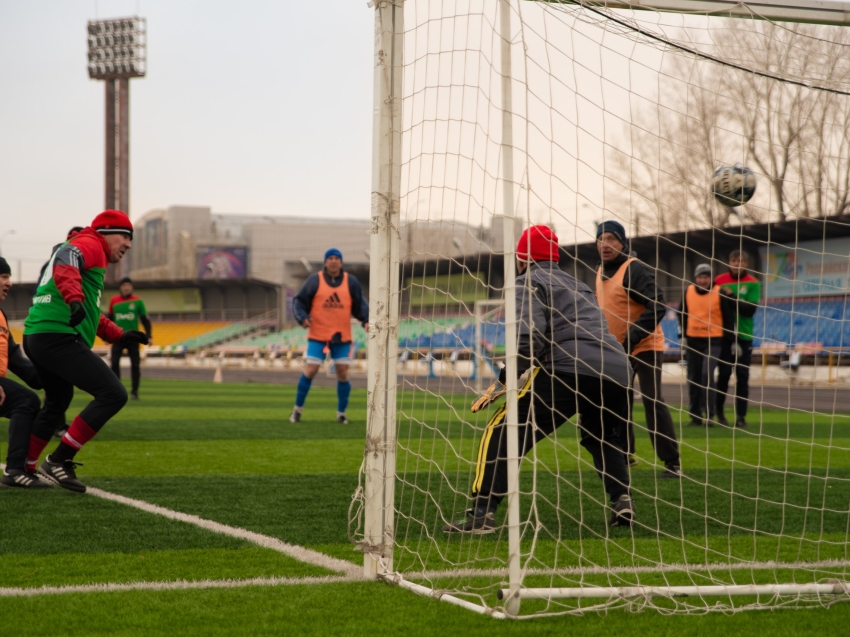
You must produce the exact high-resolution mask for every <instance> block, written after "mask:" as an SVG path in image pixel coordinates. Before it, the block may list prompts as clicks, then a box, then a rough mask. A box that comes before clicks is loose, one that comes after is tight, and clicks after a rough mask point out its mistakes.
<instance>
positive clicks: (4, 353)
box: [0, 312, 9, 378]
mask: <svg viewBox="0 0 850 637" xmlns="http://www.w3.org/2000/svg"><path fill="white" fill-rule="evenodd" d="M8 371H9V324H8V323H7V322H6V315H5V314H3V312H0V378H6V372H8Z"/></svg>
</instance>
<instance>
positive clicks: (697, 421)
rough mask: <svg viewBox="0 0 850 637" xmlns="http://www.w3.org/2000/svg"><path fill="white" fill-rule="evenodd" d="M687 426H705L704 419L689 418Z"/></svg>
mask: <svg viewBox="0 0 850 637" xmlns="http://www.w3.org/2000/svg"><path fill="white" fill-rule="evenodd" d="M688 427H705V421H704V420H703V419H702V418H691V422H689V423H688Z"/></svg>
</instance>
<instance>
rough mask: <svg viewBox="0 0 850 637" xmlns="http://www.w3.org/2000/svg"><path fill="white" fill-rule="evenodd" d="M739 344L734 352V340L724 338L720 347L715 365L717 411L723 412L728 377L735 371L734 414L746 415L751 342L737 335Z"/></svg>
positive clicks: (751, 350) (743, 416) (748, 394)
mask: <svg viewBox="0 0 850 637" xmlns="http://www.w3.org/2000/svg"><path fill="white" fill-rule="evenodd" d="M738 345H740V346H741V351H740V353H739V354H737V355H736V354H735V341H731V340H728V341H727V340H724V341H723V343H722V345H721V347H720V365H718V366H717V369H718V372H717V413H718V414H722V413H723V406H724V405H725V404H726V394H728V393H729V379H730V378H732V372H733V371H734V372H735V416H736V417H737V418H746V417H747V403H748V400H749V397H750V363H752V358H753V342H752V341H748V340H745V339H743V338H740V337H738Z"/></svg>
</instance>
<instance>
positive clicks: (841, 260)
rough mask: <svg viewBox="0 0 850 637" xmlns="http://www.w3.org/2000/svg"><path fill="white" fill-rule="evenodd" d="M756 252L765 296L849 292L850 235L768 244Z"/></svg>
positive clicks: (830, 294)
mask: <svg viewBox="0 0 850 637" xmlns="http://www.w3.org/2000/svg"><path fill="white" fill-rule="evenodd" d="M759 252H760V253H761V262H762V263H763V264H764V282H763V296H764V297H765V298H774V299H775V298H785V297H802V296H836V295H843V294H848V293H850V237H844V238H841V239H824V240H822V241H801V242H799V243H796V244H790V245H782V244H770V245H767V246H763V247H761V248H759Z"/></svg>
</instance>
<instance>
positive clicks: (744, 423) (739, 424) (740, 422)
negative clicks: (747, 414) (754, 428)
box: [735, 418, 748, 429]
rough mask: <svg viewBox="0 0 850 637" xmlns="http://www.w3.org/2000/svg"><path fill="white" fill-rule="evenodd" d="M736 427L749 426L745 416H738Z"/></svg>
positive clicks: (743, 427) (744, 427)
mask: <svg viewBox="0 0 850 637" xmlns="http://www.w3.org/2000/svg"><path fill="white" fill-rule="evenodd" d="M735 427H737V428H738V429H746V428H747V427H748V425H747V421H746V420H744V419H743V418H736V419H735Z"/></svg>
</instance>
